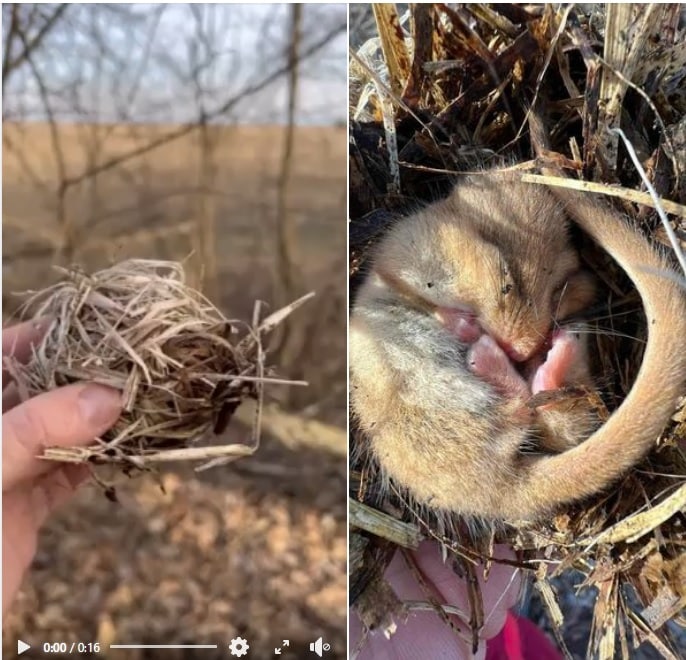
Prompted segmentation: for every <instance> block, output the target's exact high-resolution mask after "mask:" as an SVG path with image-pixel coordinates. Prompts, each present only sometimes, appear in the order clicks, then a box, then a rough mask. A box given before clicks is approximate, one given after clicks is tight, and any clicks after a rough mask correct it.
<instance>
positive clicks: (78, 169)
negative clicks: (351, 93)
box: [2, 3, 347, 658]
mask: <svg viewBox="0 0 686 660" xmlns="http://www.w3.org/2000/svg"><path fill="white" fill-rule="evenodd" d="M2 34H3V70H2V74H3V75H2V91H3V106H2V111H3V122H2V140H3V151H2V153H3V159H2V167H3V197H2V200H3V206H2V211H3V228H2V236H3V242H2V259H3V263H2V268H3V275H2V277H3V281H2V285H3V286H2V303H3V320H4V321H5V323H8V322H11V321H12V318H13V314H14V313H15V312H16V310H17V308H18V306H19V304H20V303H21V298H19V297H17V296H16V295H14V292H22V291H26V290H28V289H36V288H43V287H45V286H47V285H49V284H50V283H52V282H54V281H55V280H56V278H57V273H55V272H54V270H53V269H52V266H53V265H71V264H78V265H80V266H82V267H84V268H85V269H86V270H88V271H91V270H97V269H100V268H104V267H106V266H108V265H110V264H112V263H114V262H117V261H120V260H122V259H125V258H129V257H145V258H155V259H175V260H185V264H186V268H187V272H188V276H189V279H190V281H191V282H192V283H193V284H195V285H196V286H198V287H199V288H201V289H202V290H203V291H204V292H205V293H206V294H207V295H208V297H209V298H210V299H211V300H213V301H214V302H215V303H216V304H217V305H218V306H219V307H220V308H221V309H222V311H223V312H224V313H225V314H226V315H227V316H229V317H230V318H242V319H246V320H248V319H250V316H251V314H252V309H253V305H254V302H255V300H256V299H260V300H264V301H266V302H267V303H268V309H272V310H273V309H276V308H277V307H278V306H280V305H283V304H285V303H287V302H290V301H291V300H293V299H295V298H296V297H299V296H300V295H302V294H304V293H306V292H308V291H311V290H313V291H316V294H317V295H316V297H315V299H314V300H313V301H311V302H309V303H308V304H307V305H306V306H305V307H303V308H301V309H300V310H298V312H296V313H295V314H294V315H293V317H292V320H291V321H290V323H289V324H288V325H287V326H286V327H285V329H284V330H283V331H281V332H280V333H279V334H278V336H276V337H275V341H274V345H273V352H272V359H271V361H272V363H274V364H276V365H278V366H279V373H280V374H281V375H283V376H285V377H289V378H292V379H305V380H307V381H309V383H310V386H309V387H308V388H284V387H280V388H278V389H277V388H276V387H272V388H270V389H269V390H268V391H267V398H268V400H269V401H270V403H269V406H268V409H267V411H266V413H265V424H264V426H265V431H264V434H263V445H262V448H261V449H260V451H259V452H258V453H257V454H256V455H255V456H254V457H251V458H248V459H245V460H241V461H238V462H237V463H234V464H232V465H229V466H225V467H220V468H216V469H213V470H209V471H207V472H202V473H195V472H193V470H192V466H179V467H178V468H170V469H166V468H165V470H164V471H162V472H161V473H159V474H151V475H146V476H143V477H137V478H135V479H132V480H125V481H124V482H122V479H124V478H123V477H121V476H120V477H119V478H118V485H117V493H118V497H119V503H113V502H110V501H109V500H107V499H106V498H105V497H104V495H103V493H102V491H101V489H99V488H96V487H93V486H87V487H85V488H84V489H83V490H82V492H81V493H80V494H79V495H78V496H77V498H76V499H75V500H74V502H73V503H71V504H70V505H69V506H67V507H66V508H65V509H64V510H63V512H62V513H61V514H60V515H59V516H57V517H56V518H54V519H53V520H52V521H51V522H50V524H49V525H48V527H47V529H46V530H45V532H44V534H43V536H42V537H41V540H40V548H39V551H38V555H37V557H36V560H35V562H34V565H33V567H32V571H31V575H30V577H29V579H28V580H27V581H26V584H25V586H24V588H23V590H22V592H21V593H20V595H19V597H18V599H17V601H16V602H15V603H14V604H13V606H12V608H11V610H10V612H9V615H8V616H7V617H6V621H5V625H4V631H3V651H4V653H5V654H6V657H13V656H14V655H16V652H17V650H16V649H17V642H16V640H17V638H18V637H20V638H21V639H22V640H24V641H25V642H27V643H29V644H31V645H32V646H39V645H41V644H42V643H44V642H56V641H81V642H89V641H100V642H101V644H102V645H109V644H117V643H118V644H131V643H145V644H155V643H164V644H172V643H186V644H190V643H217V644H219V649H218V650H217V651H216V652H214V651H211V650H202V651H197V657H203V658H211V657H222V658H225V657H227V656H228V657H230V654H229V652H228V649H227V644H228V642H229V640H231V639H232V638H233V637H236V636H239V635H240V636H241V637H243V638H245V639H246V640H247V641H248V643H249V645H250V651H249V653H248V656H247V657H271V656H273V655H274V651H275V648H276V647H278V646H282V647H283V649H282V652H281V657H286V658H287V657H292V658H300V657H303V655H305V656H307V655H310V652H309V643H310V642H313V641H315V640H316V639H317V638H318V637H320V636H322V637H323V641H324V642H325V643H329V644H330V645H331V650H330V651H328V653H326V656H327V657H340V658H343V657H347V655H346V649H345V640H346V634H345V625H346V577H345V568H346V500H345V496H346V465H347V460H346V439H345V423H346V415H347V409H346V305H345V301H346V286H347V284H346V275H345V271H346V231H347V229H346V227H347V222H346V154H347V139H346V131H345V123H346V114H347V101H346V99H347V80H346V70H347V69H346V61H347V54H346V6H345V5H343V4H337V5H336V4H331V5H325V4H319V5H298V4H294V5H209V4H208V5H203V4H194V5H191V4H188V5H183V4H178V5H163V4H148V5H145V4H139V5H122V4H93V5H79V4H31V3H27V4H3V7H2ZM249 425H250V411H248V412H242V409H239V412H238V414H237V418H235V419H234V420H233V421H232V424H231V426H230V430H229V431H228V436H229V437H228V441H232V439H231V434H235V437H236V438H240V437H245V435H246V434H247V433H249ZM286 639H287V640H289V645H288V646H284V645H283V640H286ZM177 653H178V655H175V652H173V651H167V650H165V651H157V652H156V651H152V650H147V651H133V650H132V651H121V652H105V651H102V652H101V654H100V655H107V657H110V656H111V657H128V658H144V657H146V658H147V657H158V655H160V654H163V655H164V657H170V658H173V657H184V658H185V657H195V655H194V652H192V651H188V650H185V651H178V652H177ZM53 657H55V656H54V655H53ZM313 657H314V656H313Z"/></svg>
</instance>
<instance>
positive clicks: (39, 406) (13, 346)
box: [2, 321, 121, 614]
mask: <svg viewBox="0 0 686 660" xmlns="http://www.w3.org/2000/svg"><path fill="white" fill-rule="evenodd" d="M46 329H47V325H46V322H45V321H43V322H39V323H34V322H28V323H22V324H20V325H16V326H13V327H11V328H6V329H4V330H3V332H2V354H3V357H4V356H5V355H13V356H14V357H16V358H17V359H18V360H20V361H25V360H27V359H28V358H29V357H30V356H31V345H32V344H36V343H37V342H38V341H40V339H41V337H42V336H43V334H44V332H45V330H46ZM9 381H10V379H9V377H8V374H7V373H6V372H5V371H4V370H3V374H2V384H3V391H2V495H3V497H2V574H3V581H2V610H3V614H4V612H5V611H6V609H7V607H8V606H9V604H10V602H11V601H12V599H13V598H14V596H15V595H16V593H17V591H18V590H19V586H20V584H21V581H22V578H23V576H24V573H25V572H26V569H27V568H28V567H29V565H30V564H31V561H32V559H33V556H34V554H35V552H36V545H37V541H38V531H39V529H40V527H41V526H42V524H43V523H44V522H45V520H46V518H47V517H48V515H49V514H50V513H51V512H52V511H54V510H55V508H57V507H58V506H59V505H60V504H62V503H63V502H65V501H66V500H67V499H69V497H70V496H71V495H72V494H73V492H74V490H75V489H76V488H77V486H78V485H79V484H80V483H81V482H82V481H83V480H84V479H85V478H86V477H87V476H88V471H87V469H86V468H85V467H84V466H82V465H63V464H60V463H52V462H48V461H42V460H40V459H39V458H37V457H38V456H39V455H40V454H41V453H42V450H43V448H44V447H46V446H51V445H57V446H60V445H62V446H74V445H87V444H89V443H90V442H92V441H93V438H95V437H96V436H97V435H99V434H101V433H103V432H104V431H106V430H107V429H108V428H109V427H110V426H112V424H114V422H115V421H116V420H117V418H118V417H119V414H120V412H121V395H120V394H119V393H118V392H116V391H115V390H113V389H110V388H108V387H104V386H102V385H96V384H88V383H76V384H74V385H68V386H66V387H61V388H59V389H56V390H53V391H51V392H46V393H45V394H40V395H38V396H36V397H34V398H32V399H30V400H28V401H25V402H24V403H21V402H20V399H19V394H18V392H17V389H16V387H15V385H14V383H12V382H9Z"/></svg>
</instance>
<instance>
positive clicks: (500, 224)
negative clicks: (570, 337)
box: [350, 173, 686, 519]
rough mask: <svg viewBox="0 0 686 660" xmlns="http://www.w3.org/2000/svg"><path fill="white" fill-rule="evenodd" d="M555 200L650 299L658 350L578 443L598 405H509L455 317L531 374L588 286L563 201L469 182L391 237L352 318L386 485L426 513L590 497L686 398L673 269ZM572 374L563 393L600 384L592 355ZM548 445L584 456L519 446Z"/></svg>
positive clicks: (353, 349) (522, 188)
mask: <svg viewBox="0 0 686 660" xmlns="http://www.w3.org/2000/svg"><path fill="white" fill-rule="evenodd" d="M559 197H560V198H561V199H562V200H563V201H564V202H565V203H566V204H567V205H568V211H569V214H570V215H571V216H572V217H573V219H574V220H575V221H576V222H577V223H578V224H579V225H580V226H581V227H582V228H583V229H584V230H585V231H587V232H588V233H589V234H590V235H591V236H592V237H593V238H594V239H595V240H597V241H598V242H599V243H600V244H601V246H602V247H604V248H605V249H606V250H607V251H608V252H609V253H610V254H611V255H612V256H613V257H614V258H615V259H616V260H617V261H618V262H619V264H620V265H621V266H622V267H623V268H624V269H625V270H626V272H627V273H628V274H629V276H630V277H631V278H632V280H633V281H634V283H635V284H636V286H637V288H638V290H639V292H640V294H641V296H642V298H643V301H644V305H645V310H646V315H647V318H648V323H649V339H648V344H647V348H646V352H645V358H644V362H643V365H642V367H641V370H640V373H639V375H638V378H637V381H636V383H635V384H634V387H633V388H632V391H631V392H630V394H629V395H628V397H627V399H626V401H625V402H624V403H623V404H622V406H621V407H620V408H619V409H618V410H617V411H616V412H615V413H614V414H613V415H612V416H611V418H610V419H609V420H608V421H607V422H606V423H605V424H604V425H603V426H602V428H600V429H599V430H597V431H596V432H595V433H593V434H592V435H591V436H590V437H589V438H588V439H586V440H585V441H583V442H580V441H581V440H584V438H586V437H587V434H588V433H589V430H592V428H593V423H589V412H588V410H579V409H578V408H577V407H575V406H569V407H567V408H564V407H562V408H559V409H557V410H552V411H550V410H548V412H546V410H543V411H539V413H536V414H531V415H530V416H529V417H527V416H526V414H523V413H522V410H523V406H525V403H526V402H525V401H523V400H522V397H521V396H520V394H518V393H516V392H513V393H512V395H511V396H507V395H504V394H503V393H502V392H499V391H498V388H497V387H494V386H493V384H492V383H491V382H485V381H484V380H483V379H481V378H477V377H476V376H475V374H474V373H473V372H472V371H470V367H469V363H468V360H469V359H470V357H469V356H470V355H471V353H470V351H473V350H474V349H473V347H472V348H470V346H469V345H467V344H465V343H464V342H460V341H458V340H457V339H456V338H455V337H454V336H451V334H450V332H449V331H448V329H447V326H446V324H445V322H444V319H445V318H446V314H445V313H444V310H445V309H454V308H459V309H461V310H464V311H465V313H471V314H473V315H474V316H475V318H476V319H477V320H478V322H479V324H480V326H481V327H482V328H483V329H484V330H485V331H486V332H487V333H488V334H489V335H490V336H492V337H494V338H496V339H497V340H498V342H499V343H501V345H503V346H508V347H509V348H508V350H510V348H511V351H512V352H511V353H510V355H511V356H513V359H514V360H515V361H516V362H518V363H521V364H527V361H530V362H532V363H534V364H536V363H540V361H541V360H542V358H541V355H545V352H546V341H547V339H548V338H549V337H550V333H551V330H552V328H553V327H554V324H555V323H556V322H557V321H559V320H563V319H565V318H566V317H567V316H569V315H571V314H574V313H576V312H578V311H580V310H582V309H583V308H584V307H586V306H587V305H588V303H589V302H590V301H591V300H592V298H593V286H592V281H591V279H590V278H589V276H588V275H587V274H586V273H584V272H583V271H582V270H581V269H580V262H579V257H578V255H577V254H576V252H575V251H574V249H573V248H572V247H571V245H570V243H569V239H568V236H567V219H566V217H565V215H564V213H563V211H562V205H561V204H560V202H559V200H558V198H557V197H556V195H554V194H552V193H551V192H550V191H549V190H547V189H545V188H543V187H541V186H536V185H534V184H525V183H522V182H520V181H519V180H517V179H515V178H513V177H512V175H503V174H498V173H489V174H486V175H483V176H475V177H473V178H468V179H466V180H465V181H463V182H462V183H461V184H460V185H458V186H457V187H456V189H455V191H454V192H453V194H452V195H451V196H450V197H448V198H447V199H446V200H443V201H441V202H438V203H437V204H434V205H432V206H430V207H428V208H426V209H424V210H422V211H419V212H418V213H416V214H414V215H413V216H411V217H409V218H406V219H404V220H401V221H400V222H399V223H398V224H397V225H396V226H395V227H393V228H392V229H391V230H390V231H389V233H388V234H387V236H386V237H385V238H384V240H383V241H381V243H380V245H379V246H378V249H377V252H376V255H375V259H374V266H373V269H372V272H371V273H370V275H369V277H368V278H367V280H366V282H365V283H364V284H363V285H362V287H361V289H360V291H359V293H358V296H357V299H356V302H355V306H354V310H353V312H352V316H351V323H350V369H351V374H350V378H351V402H352V406H353V411H354V414H355V415H356V416H357V418H358V420H359V424H360V428H361V429H362V431H363V433H364V436H365V437H366V438H367V439H368V441H369V443H370V448H371V450H372V453H373V455H374V456H375V457H376V459H377V460H378V462H379V464H380V466H381V468H382V470H383V471H384V473H385V475H386V476H388V477H391V478H392V479H393V480H394V481H395V482H396V483H398V484H399V485H400V486H403V487H405V488H407V490H408V491H409V492H410V493H411V494H412V496H413V497H414V498H415V499H416V500H417V501H418V502H419V503H420V504H422V505H426V506H429V507H432V508H434V509H438V510H444V511H457V512H460V513H463V514H469V515H475V516H481V517H485V518H506V519H513V518H536V517H540V516H541V515H544V514H545V513H547V512H549V511H551V510H552V509H554V508H555V507H558V506H560V505H562V504H567V503H570V502H572V501H574V500H578V499H580V498H583V497H585V496H589V495H592V494H594V493H596V492H598V491H600V490H602V489H604V488H606V487H608V486H609V485H610V484H611V483H612V482H613V481H614V480H616V479H617V478H618V477H620V476H621V475H622V474H623V473H624V472H626V471H627V470H628V469H629V468H630V467H632V466H633V465H635V464H636V462H638V461H639V460H640V459H641V458H642V457H643V456H644V455H645V454H646V453H647V451H648V450H649V449H650V448H651V447H652V446H653V444H654V442H655V440H656V439H657V437H658V435H659V433H660V431H661V430H662V429H663V428H664V425H665V424H666V423H667V421H668V420H669V417H670V415H671V414H672V412H673V410H674V407H675V404H676V401H677V398H678V396H679V395H680V393H681V392H682V391H683V387H684V381H685V378H686V351H684V346H683V338H684V337H685V336H686V296H685V295H684V292H683V291H682V290H680V289H679V287H678V285H677V284H675V283H674V282H672V280H670V279H669V278H667V277H661V276H660V275H659V274H656V272H657V271H663V272H664V271H669V267H668V266H667V264H666V262H665V260H664V259H663V258H661V257H660V256H659V254H658V253H657V252H656V251H655V250H654V249H653V248H652V247H651V246H650V245H649V244H648V243H647V242H646V241H645V240H644V239H643V238H642V237H640V236H639V235H638V234H637V233H636V232H635V231H634V230H633V229H631V228H630V227H629V225H628V224H627V223H626V222H625V221H624V219H623V218H621V217H620V216H619V215H618V214H617V213H615V212H614V211H612V210H611V209H609V208H606V207H604V206H601V205H599V204H598V203H596V202H595V201H591V200H589V199H587V198H586V197H584V196H583V195H579V194H573V193H570V194H567V193H563V194H562V195H559ZM537 360H538V362H537ZM566 378H567V381H566V382H565V385H567V384H570V385H576V384H581V385H586V386H587V385H589V384H590V376H589V374H588V368H587V364H586V358H585V354H584V353H583V351H581V352H580V354H579V357H578V358H577V359H576V362H575V363H574V364H573V365H572V366H571V367H570V369H569V372H568V374H567V376H566ZM546 438H548V440H546ZM537 442H538V446H539V447H542V448H544V449H547V450H556V449H564V448H567V447H573V448H571V449H568V450H567V451H563V452H562V453H559V454H556V455H550V454H531V453H523V452H522V451H521V449H522V447H525V446H526V445H531V444H534V445H535V444H536V443H537ZM579 442H580V444H579ZM574 445H578V446H574Z"/></svg>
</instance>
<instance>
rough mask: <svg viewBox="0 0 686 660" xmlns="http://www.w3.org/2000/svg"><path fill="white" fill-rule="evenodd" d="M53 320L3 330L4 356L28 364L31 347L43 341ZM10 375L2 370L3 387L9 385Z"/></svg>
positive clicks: (29, 322) (35, 321) (23, 324)
mask: <svg viewBox="0 0 686 660" xmlns="http://www.w3.org/2000/svg"><path fill="white" fill-rule="evenodd" d="M51 321H52V319H50V318H42V319H34V320H32V321H26V322H25V323H20V324H19V325H13V326H11V327H9V328H3V330H2V355H3V357H5V356H6V355H11V356H12V357H14V358H16V359H17V360H19V362H26V361H27V360H28V359H29V358H30V357H31V347H32V346H35V345H36V344H38V342H40V340H41V339H43V336H44V335H45V331H46V330H47V329H48V327H49V326H50V323H51ZM8 378H9V374H8V373H7V372H6V371H5V370H4V369H3V370H2V382H3V385H4V384H5V383H7V379H8Z"/></svg>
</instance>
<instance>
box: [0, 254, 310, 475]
mask: <svg viewBox="0 0 686 660" xmlns="http://www.w3.org/2000/svg"><path fill="white" fill-rule="evenodd" d="M61 270H62V272H63V273H65V274H66V275H67V277H66V279H65V280H63V281H62V282H59V283H58V284H55V285H53V286H51V287H48V288H47V289H45V290H44V291H41V292H38V293H36V294H34V295H33V296H32V297H31V298H30V299H29V300H28V301H27V302H26V304H25V305H24V311H25V312H31V313H32V314H33V316H34V317H40V316H46V317H49V318H52V319H53V321H52V323H51V325H50V327H49V329H48V331H47V333H46V335H45V337H44V339H43V341H42V342H41V344H40V345H39V346H38V347H37V348H35V349H34V352H33V356H32V359H31V360H30V361H29V363H28V364H26V365H23V364H20V363H18V362H17V361H16V360H15V359H14V358H13V357H11V356H10V357H9V358H6V359H5V360H4V362H5V364H6V366H7V368H8V369H9V371H10V373H11V375H12V377H13V379H14V380H15V382H16V383H17V388H18V391H19V393H20V396H21V397H22V398H23V399H25V398H28V397H30V396H34V395H36V394H38V393H40V392H44V391H48V390H51V389H54V388H56V387H60V386H62V385H66V384H68V383H71V382H75V381H79V380H88V381H94V382H98V383H102V384H105V385H109V386H111V387H114V388H117V389H120V390H121V391H122V393H123V400H124V406H123V407H124V412H123V413H122V415H121V416H120V418H119V420H118V421H117V423H116V424H115V425H114V427H113V428H112V429H110V430H109V431H108V432H107V433H106V434H105V435H104V436H103V437H102V438H100V439H98V441H97V444H95V445H92V446H91V447H87V448H82V447H78V448H61V447H60V448H57V447H48V448H46V450H45V452H44V455H43V456H42V458H44V459H46V460H55V461H65V462H73V463H83V462H90V463H116V464H120V465H122V466H129V467H131V466H135V467H138V468H141V469H143V468H145V467H146V466H148V465H150V464H152V463H160V462H166V461H174V460H193V461H195V460H209V461H210V463H209V464H207V465H205V466H204V467H208V466H210V465H217V464H219V463H225V462H228V461H231V460H235V459H236V458H239V457H241V456H247V455H250V454H252V453H254V452H255V451H256V450H257V448H258V446H259V437H260V426H261V408H262V400H263V387H264V384H265V383H267V384H278V385H292V384H297V385H305V384H306V383H304V382H303V381H294V382H291V381H288V380H285V379H280V378H272V377H271V370H270V369H269V368H267V367H266V366H265V354H264V350H263V348H262V339H263V337H264V335H265V334H266V333H268V332H269V331H271V330H272V329H273V328H275V327H276V326H277V325H278V324H279V323H281V322H282V321H283V320H284V319H285V318H286V317H287V316H288V315H289V314H290V313H291V312H292V311H293V310H295V309H296V308H297V307H299V306H300V305H301V304H302V303H304V302H305V301H306V300H308V299H309V298H310V297H311V294H308V295H307V296H304V297H303V298H301V299H299V300H296V301H295V302H294V303H291V304H290V305H288V306H287V307H285V308H283V309H280V310H277V311H276V312H274V313H273V314H271V315H270V316H268V317H267V318H265V319H261V318H260V317H261V314H260V309H261V308H260V304H259V302H258V303H256V305H255V310H254V315H253V319H252V323H251V324H245V323H242V322H240V321H236V320H229V319H227V318H226V317H224V316H223V314H222V313H221V312H220V311H219V310H218V309H217V308H216V307H215V306H214V305H212V303H210V302H209V301H208V300H207V298H205V297H204V296H203V295H202V294H200V293H199V292H197V291H195V290H193V289H191V288H190V287H188V286H187V285H186V284H185V277H184V272H183V268H182V266H181V265H180V264H178V263H176V262H166V261H152V260H130V261H125V262H122V263H120V264H117V265H115V266H112V267H111V268H108V269H105V270H102V271H99V272H97V273H94V274H93V275H91V276H87V275H85V274H83V273H80V272H76V271H73V270H72V271H69V270H64V269H61ZM246 398H252V399H256V400H257V414H256V419H255V424H254V426H253V430H252V437H251V441H250V442H249V443H247V444H245V445H236V444H232V445H225V446H211V447H202V446H194V445H197V443H198V442H199V441H201V440H202V439H203V438H204V437H206V436H207V434H209V433H210V432H211V431H212V430H214V431H215V433H219V432H220V431H221V430H222V429H221V428H218V427H219V426H222V427H223V425H225V424H226V423H228V421H229V419H230V417H231V415H232V414H233V411H234V410H235V408H236V407H237V406H238V405H239V404H240V402H241V401H243V400H244V399H246Z"/></svg>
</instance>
